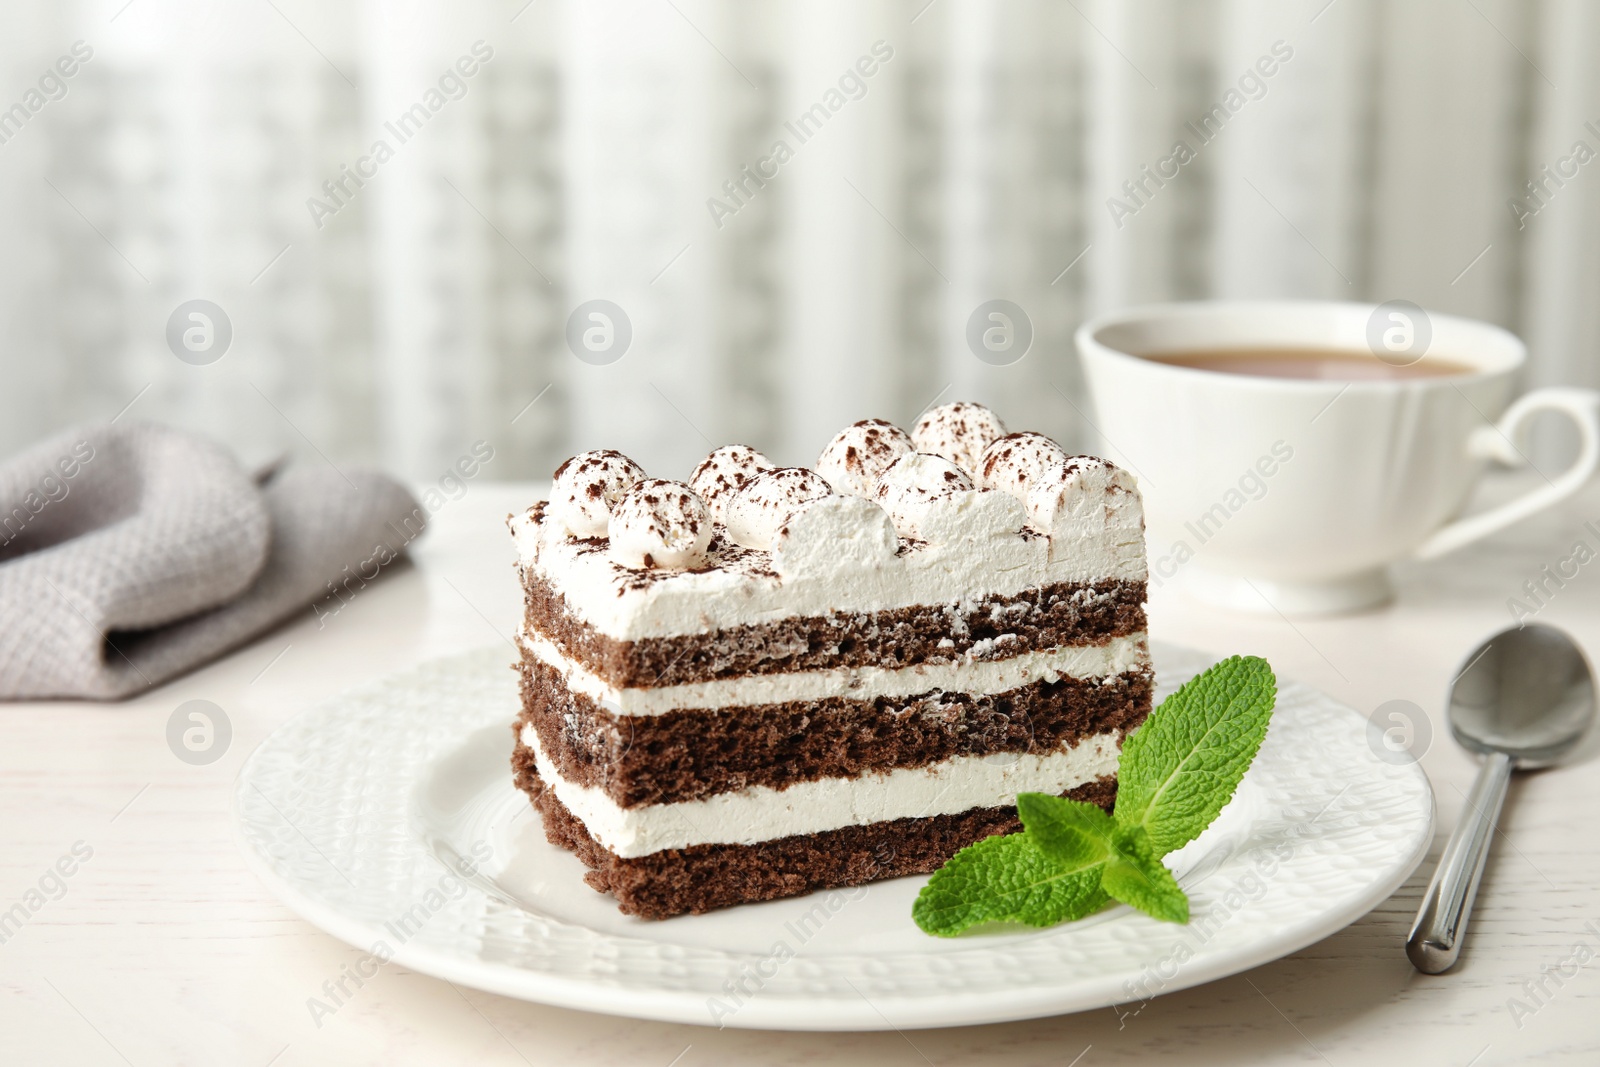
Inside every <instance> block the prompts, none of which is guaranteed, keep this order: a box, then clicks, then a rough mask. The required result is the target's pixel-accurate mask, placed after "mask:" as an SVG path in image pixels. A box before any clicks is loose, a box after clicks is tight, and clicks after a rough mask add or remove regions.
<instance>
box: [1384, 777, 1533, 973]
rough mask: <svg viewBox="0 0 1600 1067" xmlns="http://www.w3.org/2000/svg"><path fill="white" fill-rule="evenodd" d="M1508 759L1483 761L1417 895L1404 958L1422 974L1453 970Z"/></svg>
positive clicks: (1497, 815)
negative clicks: (1436, 861) (1423, 890)
mask: <svg viewBox="0 0 1600 1067" xmlns="http://www.w3.org/2000/svg"><path fill="white" fill-rule="evenodd" d="M1511 767H1512V760H1511V757H1510V756H1507V755H1506V754H1505V753H1503V752H1496V753H1494V754H1492V755H1490V756H1488V757H1486V758H1485V759H1484V761H1483V766H1482V767H1481V768H1479V770H1478V778H1477V780H1476V781H1474V782H1473V783H1472V792H1471V793H1468V794H1467V806H1466V810H1465V811H1463V812H1462V814H1461V822H1460V823H1459V824H1457V826H1456V831H1455V833H1453V834H1451V835H1450V842H1449V843H1448V844H1446V845H1445V846H1444V853H1443V855H1441V856H1440V857H1439V867H1438V869H1437V870H1435V871H1434V872H1433V881H1431V882H1429V883H1428V891H1427V892H1426V893H1425V894H1423V897H1422V907H1421V908H1420V909H1419V910H1418V911H1417V921H1416V923H1415V924H1413V925H1412V927H1411V936H1410V937H1409V938H1407V939H1406V955H1407V956H1410V957H1411V962H1412V963H1413V964H1415V965H1416V968H1417V970H1419V971H1421V972H1422V973H1423V974H1443V973H1444V972H1445V971H1448V970H1449V969H1450V968H1451V967H1453V966H1455V962H1456V957H1457V956H1459V955H1460V954H1461V942H1462V940H1463V939H1464V938H1465V937H1466V933H1467V914H1468V913H1469V912H1470V911H1472V900H1473V898H1474V897H1476V896H1477V895H1478V879H1479V878H1481V877H1483V862H1484V860H1486V859H1488V858H1489V840H1490V839H1491V838H1492V837H1494V825H1495V823H1496V822H1498V821H1499V819H1500V806H1501V805H1502V804H1504V803H1505V799H1506V785H1507V783H1509V782H1510V781H1511Z"/></svg>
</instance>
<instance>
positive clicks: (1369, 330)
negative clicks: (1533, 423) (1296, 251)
mask: <svg viewBox="0 0 1600 1067" xmlns="http://www.w3.org/2000/svg"><path fill="white" fill-rule="evenodd" d="M1369 338H1372V341H1370V342H1369ZM1408 345H1409V346H1410V348H1409V349H1408V348H1407V347H1406V346H1408ZM1077 346H1078V352H1079V354H1080V356H1081V357H1082V360H1083V368H1084V373H1085V375H1086V376H1087V378H1088V382H1089V389H1090V392H1091V393H1092V395H1093V397H1094V408H1095V411H1096V413H1097V415H1096V422H1097V426H1096V429H1098V431H1099V432H1100V435H1101V437H1102V439H1103V443H1104V446H1105V449H1106V454H1107V455H1108V456H1109V457H1110V458H1112V459H1113V460H1114V461H1116V462H1119V463H1121V464H1123V465H1125V466H1126V467H1127V468H1128V469H1130V470H1131V471H1133V473H1134V474H1135V475H1136V476H1137V477H1138V478H1139V486H1140V489H1141V490H1142V492H1143V493H1144V498H1145V510H1146V515H1147V519H1148V530H1147V535H1146V544H1147V546H1148V551H1149V556H1150V575H1151V582H1152V583H1157V584H1161V583H1167V582H1171V581H1173V580H1177V579H1179V578H1181V579H1182V581H1183V582H1184V583H1185V585H1186V586H1187V587H1188V588H1189V589H1190V591H1191V592H1193V593H1194V594H1195V595H1197V596H1199V597H1200V598H1201V599H1203V600H1206V601H1208V602H1210V603H1215V604H1220V605H1225V606H1228V607H1234V608H1240V609H1244V610H1251V611H1274V610H1275V611H1280V612H1285V613H1300V614H1318V613H1326V612H1337V611H1353V610H1357V609H1360V608H1365V607H1371V606H1373V605H1375V604H1379V603H1382V602H1383V601H1385V600H1387V599H1388V598H1389V596H1390V592H1391V590H1390V585H1389V580H1388V574H1387V566H1388V565H1389V564H1390V563H1393V562H1396V561H1398V560H1402V559H1431V558H1433V557H1435V556H1440V555H1443V554H1444V553H1446V552H1450V551H1453V550H1455V549H1457V548H1460V547H1461V546H1462V545H1465V544H1468V543H1469V542H1472V541H1475V540H1477V539H1478V538H1480V537H1484V536H1486V535H1488V534H1490V533H1493V532H1494V531H1495V530H1498V529H1501V528H1502V527H1504V526H1508V525H1510V524H1511V523H1514V522H1516V521H1518V520H1519V519H1522V518H1525V517H1526V516H1528V515H1531V514H1533V513H1534V512H1536V511H1539V510H1540V509H1542V508H1546V507H1549V506H1550V505H1551V504H1554V503H1555V502H1556V501H1558V500H1561V499H1562V498H1563V497H1566V496H1568V495H1570V494H1571V493H1573V492H1575V491H1576V490H1577V489H1578V488H1579V486H1581V485H1582V484H1583V483H1584V481H1586V480H1587V479H1588V478H1589V476H1590V475H1591V474H1592V473H1593V472H1594V469H1595V466H1596V463H1597V462H1600V393H1595V392H1594V391H1592V390H1588V389H1572V388H1552V389H1539V390H1536V391H1534V392H1531V393H1528V394H1527V395H1525V396H1523V397H1522V398H1521V399H1519V400H1518V401H1517V402H1516V403H1514V404H1511V403H1510V400H1511V395H1512V390H1513V386H1514V381H1515V378H1516V375H1517V371H1518V370H1519V369H1520V368H1521V366H1522V364H1523V363H1524V362H1525V360H1526V358H1527V350H1526V349H1525V348H1524V347H1523V344H1522V342H1521V341H1519V340H1518V339H1517V338H1515V337H1513V336H1512V335H1511V334H1509V333H1507V332H1506V331H1505V330H1502V329H1500V328H1499V327H1496V326H1490V325H1488V324H1486V323H1481V322H1473V321H1471V320H1469V319H1462V318H1457V317H1455V316H1453V315H1438V314H1428V313H1425V312H1422V311H1421V310H1420V309H1416V308H1415V307H1414V306H1413V305H1405V306H1400V305H1394V304H1385V305H1382V306H1378V305H1371V304H1343V303H1332V302H1320V301H1240V302H1201V303H1191V304H1164V305H1158V306H1153V307H1144V308H1135V309H1132V310H1128V311H1121V312H1117V313H1115V314H1111V315H1106V316H1103V317H1101V318H1098V319H1095V320H1093V321H1091V322H1089V323H1086V324H1085V325H1083V326H1082V327H1081V328H1080V329H1079V330H1078V333H1077ZM1379 346H1385V347H1388V348H1389V349H1390V350H1391V351H1395V352H1398V355H1395V356H1391V355H1390V353H1388V352H1384V351H1382V348H1381V347H1379ZM1229 348H1234V349H1264V348H1307V349H1311V348H1315V349H1338V350H1343V351H1346V352H1350V353H1362V354H1373V353H1376V355H1373V357H1372V358H1373V359H1374V360H1377V359H1380V358H1381V359H1383V360H1384V362H1388V363H1391V364H1394V365H1401V364H1403V363H1410V362H1416V361H1418V360H1420V361H1422V362H1424V363H1425V362H1426V361H1429V360H1434V361H1448V363H1452V364H1457V365H1461V367H1462V370H1461V371H1460V372H1459V373H1455V374H1450V375H1447V376H1439V377H1427V378H1413V379H1406V380H1392V379H1391V380H1382V381H1354V382H1348V381H1325V380H1305V379H1294V378H1282V377H1265V376H1255V375H1243V374H1232V373H1223V372H1219V371H1214V370H1204V369H1194V368H1190V367H1182V366H1174V365H1171V364H1166V363H1160V362H1155V361H1153V360H1151V359H1147V358H1141V357H1147V356H1152V355H1160V354H1170V353H1174V352H1195V351H1200V350H1219V349H1229ZM1408 351H1409V352H1413V353H1415V354H1414V355H1407V352H1408ZM1508 404H1509V405H1510V406H1509V408H1508V406H1507V405H1508ZM1546 410H1551V411H1560V412H1563V413H1565V414H1566V415H1567V416H1569V417H1570V418H1571V419H1572V421H1573V422H1574V423H1575V424H1576V425H1577V428H1578V433H1579V439H1580V448H1579V454H1578V458H1577V460H1576V461H1575V462H1574V463H1573V464H1572V466H1571V467H1570V468H1569V469H1568V470H1567V471H1565V472H1564V473H1563V474H1561V475H1560V476H1559V477H1556V478H1553V479H1551V480H1550V481H1549V482H1548V484H1544V485H1541V486H1540V487H1538V488H1537V489H1534V490H1532V491H1530V492H1529V493H1528V494H1527V495H1525V496H1522V497H1520V498H1519V499H1517V500H1514V501H1512V502H1510V503H1508V504H1504V505H1502V506H1500V507H1497V508H1494V509H1492V510H1490V511H1487V512H1484V513H1482V514H1478V515H1472V516H1469V517H1466V518H1456V516H1457V513H1458V512H1459V511H1460V510H1461V508H1462V506H1463V505H1464V504H1465V503H1466V501H1467V498H1468V495H1469V494H1470V493H1471V490H1472V487H1473V483H1474V482H1475V481H1476V480H1477V478H1478V476H1479V475H1480V473H1482V471H1483V468H1484V465H1485V463H1486V461H1487V460H1490V459H1494V460H1499V461H1501V462H1503V463H1507V464H1520V463H1524V462H1526V460H1525V457H1524V456H1523V455H1522V453H1521V451H1520V447H1521V446H1520V441H1519V436H1518V435H1519V432H1520V431H1521V430H1522V429H1523V427H1524V426H1525V424H1526V423H1527V421H1528V420H1529V419H1530V418H1531V417H1532V416H1533V415H1534V414H1535V413H1537V412H1541V411H1546Z"/></svg>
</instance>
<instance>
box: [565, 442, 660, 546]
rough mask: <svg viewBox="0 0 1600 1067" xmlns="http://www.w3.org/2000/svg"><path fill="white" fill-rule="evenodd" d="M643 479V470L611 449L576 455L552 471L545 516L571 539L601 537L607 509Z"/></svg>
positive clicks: (604, 527) (603, 532) (606, 523)
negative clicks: (553, 473)
mask: <svg viewBox="0 0 1600 1067" xmlns="http://www.w3.org/2000/svg"><path fill="white" fill-rule="evenodd" d="M643 478H644V468H643V467H641V466H639V465H638V464H637V463H635V462H634V461H633V460H631V459H629V458H628V457H627V456H624V455H623V454H622V453H621V452H618V451H616V450H615V449H610V448H600V449H596V450H594V451H592V452H579V453H578V454H577V455H576V456H573V457H572V458H571V459H569V460H567V461H566V462H565V463H563V464H562V465H561V466H559V467H557V468H556V473H555V484H554V485H552V486H551V488H550V505H549V507H548V508H547V509H546V512H545V514H546V517H547V518H548V519H549V520H551V521H553V522H555V523H556V524H557V525H558V528H560V529H563V530H565V531H566V532H567V534H568V535H570V536H572V537H604V536H606V529H607V527H608V526H609V525H610V522H611V509H612V508H614V507H616V505H617V502H618V501H619V500H621V499H622V495H623V494H624V493H626V492H627V491H628V490H629V489H630V488H632V487H633V485H634V484H635V483H636V482H639V481H641V480H642V479H643Z"/></svg>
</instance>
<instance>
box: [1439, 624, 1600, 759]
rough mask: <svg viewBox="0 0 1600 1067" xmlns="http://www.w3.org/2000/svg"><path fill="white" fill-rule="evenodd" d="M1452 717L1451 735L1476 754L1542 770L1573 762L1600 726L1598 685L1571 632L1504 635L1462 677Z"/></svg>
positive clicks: (1535, 628)
mask: <svg viewBox="0 0 1600 1067" xmlns="http://www.w3.org/2000/svg"><path fill="white" fill-rule="evenodd" d="M1448 715H1449V720H1450V733H1451V734H1452V735H1453V736H1454V737H1455V739H1456V743H1457V744H1459V745H1460V746H1461V747H1462V748H1465V749H1467V750H1468V751H1469V752H1476V753H1478V754H1479V755H1482V756H1487V755H1489V754H1491V753H1494V752H1504V753H1505V754H1506V755H1508V756H1510V757H1511V758H1512V759H1513V760H1515V761H1516V765H1517V767H1518V769H1528V768H1533V767H1543V766H1547V765H1549V764H1551V763H1555V762H1557V761H1558V760H1560V759H1561V758H1562V757H1564V756H1566V755H1567V753H1569V752H1570V751H1571V750H1572V749H1573V748H1574V747H1575V746H1576V745H1577V743H1578V742H1579V741H1580V740H1582V739H1583V735H1584V733H1585V732H1586V731H1587V730H1588V729H1589V724H1590V723H1591V722H1592V721H1594V715H1595V701H1594V679H1593V676H1592V675H1591V674H1590V671H1589V663H1588V661H1587V660H1586V659H1585V658H1584V655H1583V652H1582V650H1581V649H1579V648H1578V646H1577V645H1576V644H1574V643H1573V641H1572V638H1570V637H1568V636H1567V634H1566V633H1565V632H1564V631H1562V630H1558V629H1556V628H1555V627H1554V626H1543V625H1540V624H1538V623H1535V624H1532V625H1528V626H1523V627H1522V628H1520V629H1507V630H1502V631H1501V632H1500V633H1497V634H1495V635H1494V636H1493V637H1491V638H1489V640H1487V641H1485V642H1484V643H1483V644H1481V645H1479V646H1478V647H1477V649H1475V650H1474V651H1473V654H1472V656H1471V657H1470V658H1469V659H1468V660H1467V665H1466V667H1465V668H1463V669H1462V671H1461V672H1460V673H1459V674H1457V675H1456V680H1455V682H1454V683H1453V684H1452V685H1451V687H1450V703H1449V710H1448Z"/></svg>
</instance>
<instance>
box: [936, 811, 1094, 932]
mask: <svg viewBox="0 0 1600 1067" xmlns="http://www.w3.org/2000/svg"><path fill="white" fill-rule="evenodd" d="M1102 859H1103V858H1102ZM1107 899H1108V898H1107V897H1106V894H1105V892H1104V891H1103V890H1101V888H1100V863H1098V862H1097V863H1091V864H1085V865H1075V864H1072V863H1063V862H1060V861H1058V860H1053V859H1051V858H1050V857H1048V856H1046V855H1045V854H1044V853H1043V852H1041V851H1040V850H1039V848H1038V846H1037V845H1035V844H1034V843H1033V842H1032V841H1030V840H1029V839H1028V835H1027V834H1009V835H1006V836H1004V837H986V838H984V839H983V840H982V841H979V842H978V843H977V844H974V845H968V846H967V847H966V848H964V849H962V850H961V851H960V852H957V853H956V854H955V855H954V856H952V857H950V859H949V860H948V861H947V862H946V863H945V865H944V866H943V867H940V868H939V869H938V870H937V871H934V872H933V877H932V878H930V879H928V884H927V885H925V886H923V887H922V892H921V893H918V894H917V902H916V903H915V904H914V905H912V907H911V917H912V918H913V919H914V920H916V924H917V925H918V926H919V927H921V928H922V929H923V930H924V931H926V932H927V933H930V934H934V935H936V936H938V937H954V936H955V935H956V934H959V933H961V932H962V931H963V930H966V929H969V928H971V927H973V926H976V925H978V924H979V923H984V922H1017V923H1024V924H1026V925H1028V926H1054V925H1055V924H1056V923H1060V922H1066V921H1067V920H1068V919H1081V918H1083V917H1084V916H1085V915H1088V914H1090V913H1091V912H1095V911H1098V910H1099V909H1100V908H1102V907H1104V906H1105V904H1106V902H1107Z"/></svg>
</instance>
